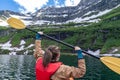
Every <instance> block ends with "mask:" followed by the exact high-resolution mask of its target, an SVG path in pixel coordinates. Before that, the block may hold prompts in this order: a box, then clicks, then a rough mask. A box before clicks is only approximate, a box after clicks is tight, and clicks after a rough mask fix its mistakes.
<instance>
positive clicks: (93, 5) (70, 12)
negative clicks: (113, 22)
mask: <svg viewBox="0 0 120 80" xmlns="http://www.w3.org/2000/svg"><path fill="white" fill-rule="evenodd" d="M118 5H119V6H120V0H81V2H80V3H79V4H78V5H77V6H74V7H60V8H56V7H47V8H42V9H40V10H38V11H37V12H35V13H34V14H27V15H26V14H21V13H17V12H13V11H9V10H5V11H0V26H1V25H6V24H7V23H6V22H5V20H6V19H7V18H9V17H16V18H20V19H21V20H23V21H24V23H25V25H41V24H56V23H69V22H76V23H79V22H87V21H91V22H92V20H93V21H95V19H97V20H98V21H99V19H98V18H97V17H98V16H101V15H103V13H104V14H105V13H107V12H108V11H110V10H112V9H113V8H115V7H116V6H118ZM105 11H106V12H105Z"/></svg>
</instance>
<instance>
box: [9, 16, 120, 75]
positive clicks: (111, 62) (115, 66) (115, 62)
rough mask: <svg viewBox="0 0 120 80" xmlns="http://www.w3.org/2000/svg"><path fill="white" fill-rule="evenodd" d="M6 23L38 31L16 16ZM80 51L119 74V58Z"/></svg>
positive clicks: (18, 27)
mask: <svg viewBox="0 0 120 80" xmlns="http://www.w3.org/2000/svg"><path fill="white" fill-rule="evenodd" d="M7 23H8V24H9V25H10V26H11V27H12V28H15V29H27V30H30V31H32V32H35V33H38V32H37V31H35V30H32V29H30V28H27V27H26V26H25V24H24V23H23V22H22V21H21V20H20V19H17V18H13V17H11V18H9V19H8V20H7ZM43 36H44V37H47V38H49V39H51V40H54V41H56V42H58V43H61V44H63V45H66V46H68V47H71V48H74V46H73V45H70V44H68V43H65V42H63V41H61V40H58V39H55V38H53V37H50V36H48V35H46V34H43ZM82 52H83V53H85V54H88V55H90V56H92V57H94V58H97V59H99V60H100V61H101V62H103V63H104V64H105V65H106V66H107V67H108V68H110V69H111V70H113V71H114V72H116V73H118V74H120V58H116V57H109V56H106V57H97V56H95V55H93V54H90V53H88V52H87V51H84V50H82Z"/></svg>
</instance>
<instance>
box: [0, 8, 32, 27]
mask: <svg viewBox="0 0 120 80" xmlns="http://www.w3.org/2000/svg"><path fill="white" fill-rule="evenodd" d="M9 17H16V18H19V19H21V20H22V21H23V22H24V23H25V24H26V25H30V24H31V23H32V17H31V16H30V15H25V14H22V13H18V12H13V11H9V10H2V11H0V26H7V25H8V24H7V23H6V20H7V19H8V18H9Z"/></svg>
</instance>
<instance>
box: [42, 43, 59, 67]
mask: <svg viewBox="0 0 120 80" xmlns="http://www.w3.org/2000/svg"><path fill="white" fill-rule="evenodd" d="M59 54H60V49H59V47H57V46H54V45H53V46H49V47H48V48H47V49H46V50H45V54H44V56H43V66H44V67H47V66H48V64H49V63H50V62H56V60H57V56H58V55H59Z"/></svg>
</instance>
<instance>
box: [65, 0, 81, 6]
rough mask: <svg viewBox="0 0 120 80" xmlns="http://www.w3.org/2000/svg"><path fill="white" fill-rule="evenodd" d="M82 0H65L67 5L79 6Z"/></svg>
mask: <svg viewBox="0 0 120 80" xmlns="http://www.w3.org/2000/svg"><path fill="white" fill-rule="evenodd" d="M80 1H81V0H65V6H77V5H78V4H79V2H80Z"/></svg>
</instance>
